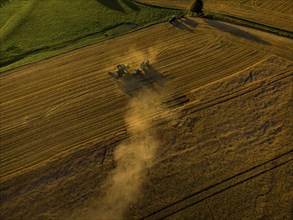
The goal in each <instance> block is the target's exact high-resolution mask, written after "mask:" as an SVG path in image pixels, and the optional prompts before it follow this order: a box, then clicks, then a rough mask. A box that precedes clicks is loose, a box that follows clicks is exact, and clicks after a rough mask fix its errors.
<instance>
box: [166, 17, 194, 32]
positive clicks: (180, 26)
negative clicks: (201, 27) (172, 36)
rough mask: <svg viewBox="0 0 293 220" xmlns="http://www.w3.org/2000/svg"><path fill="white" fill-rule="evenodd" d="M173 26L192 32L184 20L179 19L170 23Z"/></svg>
mask: <svg viewBox="0 0 293 220" xmlns="http://www.w3.org/2000/svg"><path fill="white" fill-rule="evenodd" d="M171 24H172V25H174V26H175V27H177V28H179V29H181V30H187V31H189V32H193V30H192V29H191V28H189V27H188V26H187V25H185V22H181V21H180V20H179V19H177V20H176V21H174V22H172V23H171Z"/></svg>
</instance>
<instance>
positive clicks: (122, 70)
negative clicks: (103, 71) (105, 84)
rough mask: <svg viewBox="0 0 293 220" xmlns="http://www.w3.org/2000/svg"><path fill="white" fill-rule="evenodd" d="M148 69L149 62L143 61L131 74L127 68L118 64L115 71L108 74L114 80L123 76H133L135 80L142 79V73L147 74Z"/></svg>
mask: <svg viewBox="0 0 293 220" xmlns="http://www.w3.org/2000/svg"><path fill="white" fill-rule="evenodd" d="M148 68H149V60H145V61H143V62H142V63H141V64H140V68H138V69H136V70H135V71H134V72H133V73H131V72H130V71H129V66H128V65H127V66H126V65H125V64H119V65H117V66H116V71H115V72H114V73H113V72H108V74H109V75H110V76H112V77H113V78H115V79H117V80H118V79H120V78H122V77H124V76H126V75H127V76H133V77H135V78H142V77H143V73H144V74H147V72H148Z"/></svg>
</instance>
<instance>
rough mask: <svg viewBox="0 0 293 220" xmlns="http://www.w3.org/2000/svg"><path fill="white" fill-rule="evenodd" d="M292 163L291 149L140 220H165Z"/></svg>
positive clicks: (292, 153) (292, 151)
mask: <svg viewBox="0 0 293 220" xmlns="http://www.w3.org/2000/svg"><path fill="white" fill-rule="evenodd" d="M292 161H293V149H292V150H290V151H288V152H286V153H283V154H281V155H279V156H277V157H275V158H272V159H271V160H268V161H266V162H264V163H261V164H259V165H257V166H254V167H252V168H250V169H247V170H245V171H242V172H240V173H238V174H236V175H234V176H231V177H229V178H226V179H224V180H222V181H220V182H218V183H215V184H213V185H210V186H208V187H206V188H204V189H202V190H200V191H197V192H194V193H192V194H190V195H188V196H185V197H184V198H182V199H180V200H177V201H176V202H173V203H171V204H169V205H167V206H165V207H163V208H160V209H158V210H157V211H154V212H152V213H150V214H148V215H146V216H145V217H143V218H141V219H165V218H168V217H170V216H172V215H174V214H176V213H179V212H181V211H183V210H185V209H187V208H189V207H191V206H193V205H196V204H198V203H200V202H203V201H205V200H206V199H208V198H211V197H213V196H215V195H217V194H219V193H222V192H224V191H226V190H229V189H230V188H232V187H235V186H237V185H240V184H242V183H244V182H246V181H249V180H251V179H253V178H256V177H258V176H260V175H262V174H264V173H266V172H269V171H272V170H274V169H276V168H278V167H281V166H283V165H285V164H287V163H292Z"/></svg>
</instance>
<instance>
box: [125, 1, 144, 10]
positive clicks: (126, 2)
mask: <svg viewBox="0 0 293 220" xmlns="http://www.w3.org/2000/svg"><path fill="white" fill-rule="evenodd" d="M122 2H123V3H124V4H125V5H127V7H128V8H131V9H132V10H133V11H139V10H140V9H139V7H138V6H137V5H136V4H135V3H133V2H131V1H129V0H122Z"/></svg>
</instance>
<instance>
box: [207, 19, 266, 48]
mask: <svg viewBox="0 0 293 220" xmlns="http://www.w3.org/2000/svg"><path fill="white" fill-rule="evenodd" d="M204 21H205V22H206V23H208V24H209V25H211V26H212V27H214V28H216V29H218V30H221V31H225V32H228V33H229V34H232V35H234V36H236V37H242V38H246V39H248V40H251V41H254V42H256V43H260V44H265V45H271V44H270V43H269V42H267V41H265V40H263V39H261V38H260V37H258V36H256V35H254V34H251V33H249V32H247V31H244V30H241V29H239V28H236V27H232V26H230V25H227V24H224V23H222V22H219V21H216V20H209V19H204Z"/></svg>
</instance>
